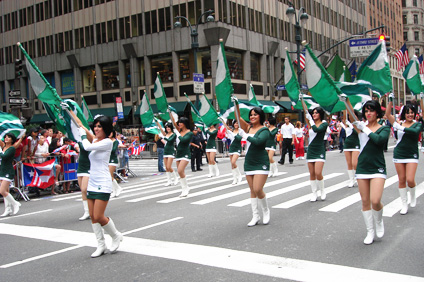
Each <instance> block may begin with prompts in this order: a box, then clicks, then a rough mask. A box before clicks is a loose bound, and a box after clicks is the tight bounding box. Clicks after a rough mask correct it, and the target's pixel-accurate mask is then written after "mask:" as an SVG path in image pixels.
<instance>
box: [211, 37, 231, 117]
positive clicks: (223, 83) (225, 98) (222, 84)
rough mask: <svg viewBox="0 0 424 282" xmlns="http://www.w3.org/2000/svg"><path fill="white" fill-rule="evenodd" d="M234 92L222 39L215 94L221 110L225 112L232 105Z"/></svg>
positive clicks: (217, 64) (217, 63)
mask: <svg viewBox="0 0 424 282" xmlns="http://www.w3.org/2000/svg"><path fill="white" fill-rule="evenodd" d="M233 93H234V89H233V84H232V83H231V76H230V70H229V68H228V64H227V57H226V56H225V50H224V43H223V42H222V41H221V40H220V43H219V50H218V58H217V60H216V82H215V95H216V100H217V102H218V106H219V110H220V111H221V112H225V111H226V110H227V109H228V108H229V107H230V103H231V95H232V94H233Z"/></svg>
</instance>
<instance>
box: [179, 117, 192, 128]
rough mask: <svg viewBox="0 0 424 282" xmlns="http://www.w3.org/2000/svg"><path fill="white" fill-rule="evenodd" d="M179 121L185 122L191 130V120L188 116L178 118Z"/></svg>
mask: <svg viewBox="0 0 424 282" xmlns="http://www.w3.org/2000/svg"><path fill="white" fill-rule="evenodd" d="M177 123H182V124H184V125H185V127H186V128H187V129H188V130H190V121H189V120H188V118H186V117H180V118H179V119H178V122H177Z"/></svg>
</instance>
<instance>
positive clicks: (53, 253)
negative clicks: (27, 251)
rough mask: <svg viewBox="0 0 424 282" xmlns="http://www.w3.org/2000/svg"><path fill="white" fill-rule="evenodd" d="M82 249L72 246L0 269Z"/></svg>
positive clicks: (79, 246) (4, 265)
mask: <svg viewBox="0 0 424 282" xmlns="http://www.w3.org/2000/svg"><path fill="white" fill-rule="evenodd" d="M82 247H84V246H82V245H77V246H72V247H69V248H65V249H62V250H58V251H54V252H51V253H47V254H44V255H40V256H35V257H32V258H27V259H24V260H20V261H15V262H12V263H8V264H3V265H0V268H9V267H12V266H17V265H20V264H24V263H27V262H31V261H34V260H39V259H42V258H46V257H51V256H54V255H57V254H61V253H66V252H69V251H72V250H75V249H79V248H82Z"/></svg>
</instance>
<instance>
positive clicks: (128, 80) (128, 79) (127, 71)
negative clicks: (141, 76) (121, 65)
mask: <svg viewBox="0 0 424 282" xmlns="http://www.w3.org/2000/svg"><path fill="white" fill-rule="evenodd" d="M125 87H131V64H130V62H125Z"/></svg>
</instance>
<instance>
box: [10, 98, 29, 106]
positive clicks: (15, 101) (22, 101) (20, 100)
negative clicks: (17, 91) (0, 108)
mask: <svg viewBox="0 0 424 282" xmlns="http://www.w3.org/2000/svg"><path fill="white" fill-rule="evenodd" d="M26 103H27V99H25V98H9V104H10V105H11V106H12V105H19V106H23V105H25V104H26Z"/></svg>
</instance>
